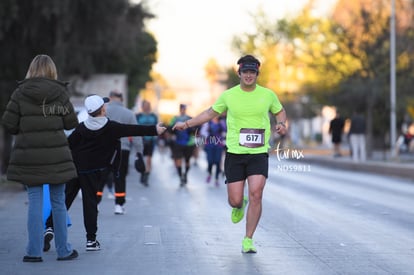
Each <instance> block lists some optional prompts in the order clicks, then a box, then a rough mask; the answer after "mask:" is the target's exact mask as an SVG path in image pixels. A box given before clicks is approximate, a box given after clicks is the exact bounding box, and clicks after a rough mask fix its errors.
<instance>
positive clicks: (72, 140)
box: [45, 95, 166, 251]
mask: <svg viewBox="0 0 414 275" xmlns="http://www.w3.org/2000/svg"><path fill="white" fill-rule="evenodd" d="M108 101H109V99H108V98H102V97H100V96H98V95H90V96H88V97H86V99H85V107H86V110H87V112H88V114H89V117H88V119H87V120H85V121H84V122H82V123H80V124H79V126H78V127H76V128H75V131H73V133H72V134H71V135H70V136H69V137H68V140H69V146H70V149H71V150H72V156H73V161H74V163H75V166H76V169H77V172H78V178H76V179H75V180H72V181H70V182H69V183H68V184H67V185H66V192H65V193H66V207H67V208H68V209H69V208H70V206H71V204H72V202H73V200H74V199H75V197H76V195H77V193H78V192H79V189H81V190H82V203H83V221H84V225H85V229H86V239H87V242H86V250H87V251H94V250H100V243H99V242H98V241H97V240H96V232H97V230H98V226H97V223H98V198H97V192H98V190H99V186H101V184H102V182H103V181H104V180H105V179H106V177H107V175H108V172H109V169H110V167H111V166H114V163H113V162H114V160H115V159H116V158H117V155H118V154H119V153H120V143H119V139H120V138H121V137H128V136H155V135H160V134H162V133H163V132H164V131H165V130H166V128H165V127H163V126H161V124H160V123H158V124H157V125H149V126H144V125H130V124H122V123H118V122H115V121H112V120H109V119H108V118H107V117H106V116H105V114H106V105H105V103H106V102H108ZM50 220H51V217H49V219H48V221H47V223H46V225H47V227H48V228H47V229H46V232H45V242H47V241H50V240H49V239H50V238H47V235H48V234H47V233H48V231H51V230H53V229H51V228H49V227H50V226H51V223H50Z"/></svg>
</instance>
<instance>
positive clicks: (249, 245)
mask: <svg viewBox="0 0 414 275" xmlns="http://www.w3.org/2000/svg"><path fill="white" fill-rule="evenodd" d="M256 252H257V250H256V248H255V247H254V245H253V239H250V238H249V237H245V238H244V239H243V242H242V253H256Z"/></svg>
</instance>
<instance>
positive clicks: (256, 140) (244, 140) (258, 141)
mask: <svg viewBox="0 0 414 275" xmlns="http://www.w3.org/2000/svg"><path fill="white" fill-rule="evenodd" d="M264 132H265V130H264V129H250V128H242V129H240V134H239V145H240V146H244V147H249V148H256V147H261V146H263V145H264Z"/></svg>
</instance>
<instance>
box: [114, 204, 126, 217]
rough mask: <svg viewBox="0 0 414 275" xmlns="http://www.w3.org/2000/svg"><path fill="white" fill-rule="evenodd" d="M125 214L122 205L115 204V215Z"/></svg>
mask: <svg viewBox="0 0 414 275" xmlns="http://www.w3.org/2000/svg"><path fill="white" fill-rule="evenodd" d="M124 213H125V210H124V208H123V207H122V205H119V204H115V214H116V215H123V214H124Z"/></svg>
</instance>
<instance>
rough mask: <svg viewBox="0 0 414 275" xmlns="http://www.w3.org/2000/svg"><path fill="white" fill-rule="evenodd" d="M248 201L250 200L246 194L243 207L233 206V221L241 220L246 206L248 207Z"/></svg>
mask: <svg viewBox="0 0 414 275" xmlns="http://www.w3.org/2000/svg"><path fill="white" fill-rule="evenodd" d="M247 202H248V199H247V197H246V196H244V198H243V206H242V208H233V210H232V211H231V221H232V222H233V223H238V222H239V221H241V220H242V219H243V217H244V208H246V205H247Z"/></svg>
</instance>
